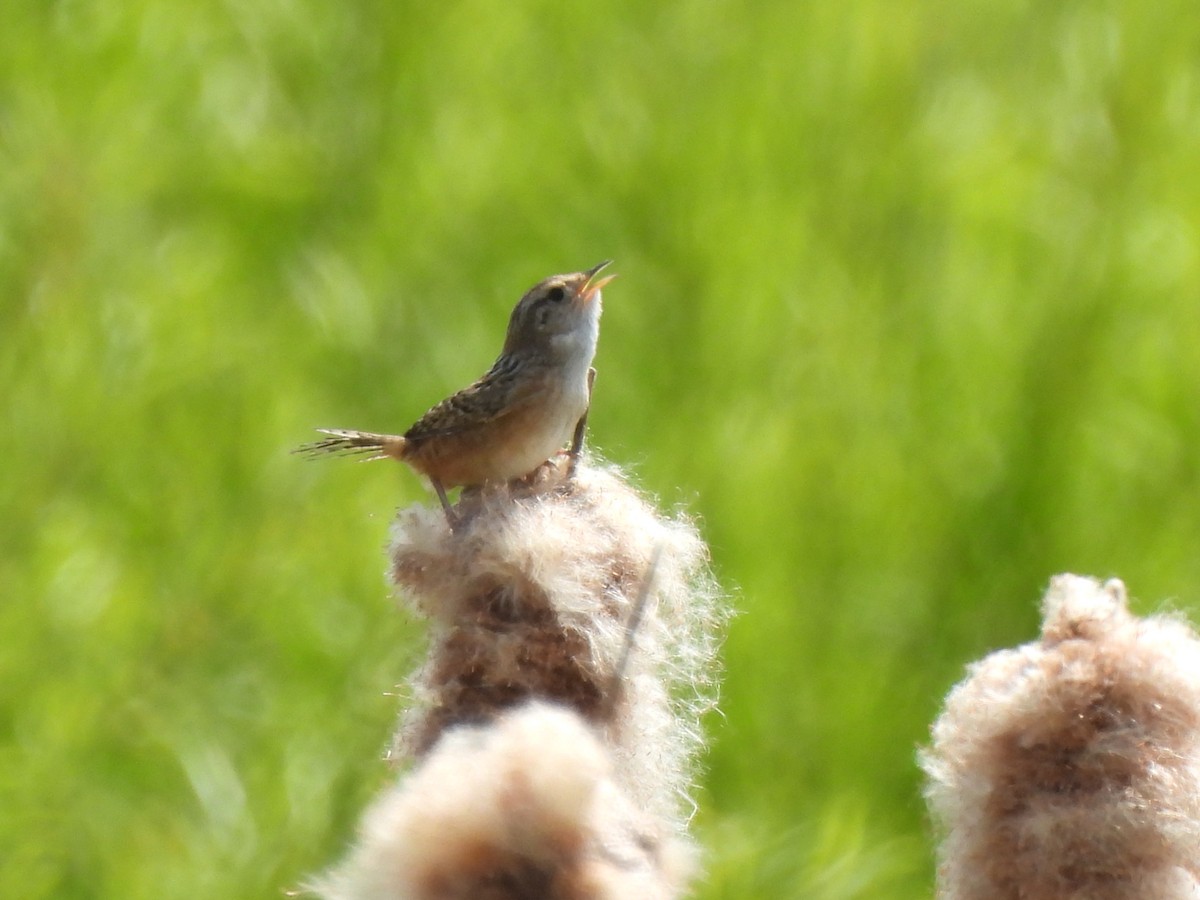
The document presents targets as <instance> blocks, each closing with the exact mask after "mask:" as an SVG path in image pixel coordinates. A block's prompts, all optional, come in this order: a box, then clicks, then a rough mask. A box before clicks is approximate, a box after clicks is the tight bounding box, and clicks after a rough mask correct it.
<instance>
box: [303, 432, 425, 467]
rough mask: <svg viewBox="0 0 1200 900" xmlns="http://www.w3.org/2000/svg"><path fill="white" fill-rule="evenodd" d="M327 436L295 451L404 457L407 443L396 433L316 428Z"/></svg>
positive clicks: (393, 457)
mask: <svg viewBox="0 0 1200 900" xmlns="http://www.w3.org/2000/svg"><path fill="white" fill-rule="evenodd" d="M317 431H319V432H321V434H327V435H329V437H327V438H325V439H324V440H320V441H313V442H312V443H311V444H305V445H304V446H302V447H297V448H296V451H295V452H296V453H302V454H304V455H305V456H321V455H322V454H326V453H340V454H351V453H372V454H374V455H373V456H368V457H367V459H389V458H390V459H399V460H403V459H404V448H405V446H406V445H407V444H408V441H407V440H405V439H404V438H403V437H402V436H401V435H398V434H374V433H372V432H370V431H347V430H345V429H342V428H318V429H317Z"/></svg>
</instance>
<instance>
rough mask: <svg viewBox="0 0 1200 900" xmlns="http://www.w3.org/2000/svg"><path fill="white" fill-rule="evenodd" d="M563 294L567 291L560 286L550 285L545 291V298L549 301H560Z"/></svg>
mask: <svg viewBox="0 0 1200 900" xmlns="http://www.w3.org/2000/svg"><path fill="white" fill-rule="evenodd" d="M565 296H567V292H566V291H564V290H563V289H562V288H560V287H552V288H550V290H549V291H547V292H546V299H547V300H549V301H550V302H551V303H561V302H562V299H563V297H565Z"/></svg>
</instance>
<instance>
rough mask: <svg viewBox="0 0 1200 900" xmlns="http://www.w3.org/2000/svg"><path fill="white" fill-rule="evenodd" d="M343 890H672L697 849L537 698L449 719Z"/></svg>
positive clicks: (600, 894)
mask: <svg viewBox="0 0 1200 900" xmlns="http://www.w3.org/2000/svg"><path fill="white" fill-rule="evenodd" d="M360 830H361V835H360V840H359V844H358V846H357V847H356V848H355V850H354V851H353V852H352V853H351V855H350V857H349V858H348V859H347V860H346V861H345V862H343V863H342V865H341V866H339V867H338V868H337V869H336V870H335V871H333V872H332V873H330V874H329V875H327V876H326V877H325V879H324V880H323V882H322V883H321V884H319V885H318V886H317V890H318V891H319V892H320V893H321V895H322V896H324V897H326V898H330V900H391V898H413V900H417V898H420V900H626V898H633V897H637V898H643V900H660V898H661V900H667V898H670V897H675V896H678V892H679V889H680V888H681V887H682V885H683V883H684V882H685V880H686V877H687V875H688V873H689V869H690V868H691V850H690V847H689V846H688V844H687V843H686V842H684V841H682V840H681V839H680V838H679V837H678V836H677V835H676V834H675V833H674V832H673V830H672V828H671V827H670V826H669V825H665V824H664V823H662V822H661V821H657V820H655V818H654V817H653V816H649V815H647V814H646V813H644V812H642V811H641V810H639V809H638V808H637V807H636V806H635V805H634V804H633V803H632V802H631V801H630V799H629V797H628V796H627V795H626V793H625V792H624V791H623V790H622V788H621V787H620V785H618V784H617V783H616V782H615V781H614V780H613V773H612V765H611V761H610V758H609V755H608V753H607V752H606V749H605V747H604V746H603V745H602V744H601V742H600V741H599V739H598V738H597V736H596V733H595V731H594V730H593V729H591V728H589V727H588V726H587V725H586V724H585V723H584V722H583V720H582V719H581V718H580V717H579V716H578V715H576V714H575V713H573V712H572V711H570V710H567V709H564V708H562V707H559V706H551V705H549V704H545V703H539V702H536V701H535V702H531V703H527V704H525V705H523V706H519V707H516V708H514V709H512V710H510V711H508V712H507V713H505V714H503V715H501V716H500V717H499V718H497V719H494V720H493V721H491V722H490V723H489V724H488V725H486V726H480V727H470V726H468V727H459V728H453V729H450V730H449V731H448V732H447V733H446V734H445V735H444V736H443V738H442V739H441V740H440V741H438V743H437V744H436V746H435V747H434V748H433V749H432V750H431V751H430V752H429V753H428V754H427V755H426V756H425V757H424V759H423V760H422V762H421V764H420V765H419V766H418V767H417V768H416V770H415V771H413V772H412V773H411V774H410V775H409V776H408V777H407V778H405V779H404V780H402V781H401V782H400V783H399V784H398V785H397V786H396V787H394V788H392V789H391V790H390V791H388V792H387V793H385V794H384V795H383V796H382V797H381V798H379V799H378V800H377V801H376V803H375V806H374V807H373V808H372V809H371V810H370V811H369V812H368V813H367V815H366V816H365V818H364V820H363V824H362V826H361V829H360Z"/></svg>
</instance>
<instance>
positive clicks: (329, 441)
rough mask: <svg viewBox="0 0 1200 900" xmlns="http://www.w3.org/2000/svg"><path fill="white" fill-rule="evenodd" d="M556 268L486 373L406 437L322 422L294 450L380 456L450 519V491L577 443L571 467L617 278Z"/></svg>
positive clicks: (517, 473) (528, 297) (519, 310)
mask: <svg viewBox="0 0 1200 900" xmlns="http://www.w3.org/2000/svg"><path fill="white" fill-rule="evenodd" d="M610 262H611V260H605V261H604V262H602V263H600V264H599V265H597V266H593V267H592V268H590V269H588V270H587V271H585V272H575V273H574V274H571V275H552V276H550V277H549V278H547V279H545V280H544V281H540V282H538V283H537V284H535V285H534V286H533V287H532V288H530V289H529V291H528V292H526V294H525V296H524V297H522V298H521V300H520V302H519V303H517V305H516V307H515V308H514V309H513V311H512V316H510V317H509V320H508V333H507V335H506V336H505V339H504V348H503V349H502V350H501V351H500V356H499V357H498V358H497V359H496V361H495V362H494V363H493V364H492V367H491V368H490V369H488V371H487V372H486V373H485V374H484V375H483V377H482V378H480V379H479V380H478V381H476V382H475V383H474V384H472V385H471V386H470V387H467V388H464V389H463V390H461V391H459V392H458V393H457V394H454V395H453V396H451V397H448V398H446V399H445V400H443V401H442V402H441V403H439V404H438V405H437V406H435V407H433V408H432V409H430V410H429V412H427V413H425V415H423V416H421V418H420V419H418V420H417V422H416V424H414V425H413V426H412V427H411V428H409V429H408V431H406V432H404V434H403V435H395V434H372V433H370V432H365V431H343V430H340V429H332V428H320V429H318V431H320V432H321V433H322V434H327V435H329V437H328V438H326V439H325V440H322V441H317V442H316V443H312V444H306V445H305V446H303V447H301V448H299V451H298V452H301V453H309V454H314V455H315V454H321V453H374V454H375V455H374V456H373V457H371V458H372V459H386V458H389V457H390V458H392V459H398V460H400V461H401V462H404V463H407V464H408V465H409V466H411V467H412V468H413V469H415V470H416V471H417V472H420V473H421V474H422V475H424V476H425V477H427V478H428V479H429V481H430V482H431V483H432V484H433V489H434V491H436V492H437V496H438V499H439V500H440V501H441V503H442V508H443V509H444V510H445V512H446V518H447V519H448V520H449V522H450V524H451V525H455V524H456V523H457V516H456V515H455V513H454V510H453V508H452V507H451V506H450V501H449V500H448V499H447V497H446V489H447V488H450V487H454V486H456V485H463V486H473V485H481V484H487V483H494V482H506V481H511V480H512V479H514V478H520V477H522V476H524V475H528V474H529V473H530V472H532V471H533V470H534V469H536V468H537V467H538V466H540V465H541V464H542V463H544V462H545V461H546V460H547V459H549V458H550V457H552V456H554V455H555V454H556V453H557V452H558V451H559V450H561V449H562V447H563V445H564V444H565V443H566V442H567V440H568V439H570V440H571V450H570V454H571V465H572V466H573V465H574V461H575V460H576V459H577V458H578V456H579V453H580V451H581V450H582V448H583V436H584V430H585V427H586V424H587V412H588V405H589V403H590V401H591V393H592V382H593V380H594V379H595V375H596V370H595V369H593V368H591V365H592V358H593V357H594V356H595V355H596V340H597V338H598V337H599V335H600V289H601V288H602V287H604V285H606V284H608V283H609V282H610V281H612V279H613V278H615V277H616V276H615V275H609V276H606V277H604V278H597V275H599V274H600V272H601V271H602V270H603V269H604V268H605V267H606V266H608V265H609V263H610Z"/></svg>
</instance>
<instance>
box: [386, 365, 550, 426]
mask: <svg viewBox="0 0 1200 900" xmlns="http://www.w3.org/2000/svg"><path fill="white" fill-rule="evenodd" d="M540 380H541V379H540V378H539V377H538V373H536V372H532V371H530V369H529V367H528V366H522V365H519V364H518V363H517V362H516V361H513V360H510V359H509V358H507V357H501V358H500V359H498V360H496V363H495V365H493V366H492V368H491V369H489V370H488V372H487V374H486V375H484V376H483V377H482V378H480V379H479V380H478V381H476V382H475V383H474V384H472V385H470V386H469V387H465V388H463V389H462V390H461V391H459V392H458V393H457V394H454V395H452V396H450V397H447V398H446V399H445V400H443V401H442V402H441V403H439V404H437V406H435V407H433V408H432V409H430V410H429V411H428V412H427V413H425V415H423V416H421V418H420V419H418V420H417V421H416V423H415V424H414V425H413V426H412V427H411V428H409V429H408V431H406V432H404V438H405V440H407V441H409V442H411V443H413V444H419V443H421V442H422V441H426V440H428V439H430V438H433V437H439V436H443V435H452V434H462V433H464V432H469V431H472V430H474V429H477V428H479V427H481V426H483V425H486V424H488V423H490V422H495V421H496V420H497V419H501V418H504V417H506V416H510V415H513V414H514V413H516V412H518V411H520V410H524V409H527V408H528V407H529V406H530V405H532V404H534V403H536V402H537V399H538V396H539V394H540V393H541V390H540V385H539V382H540Z"/></svg>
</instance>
